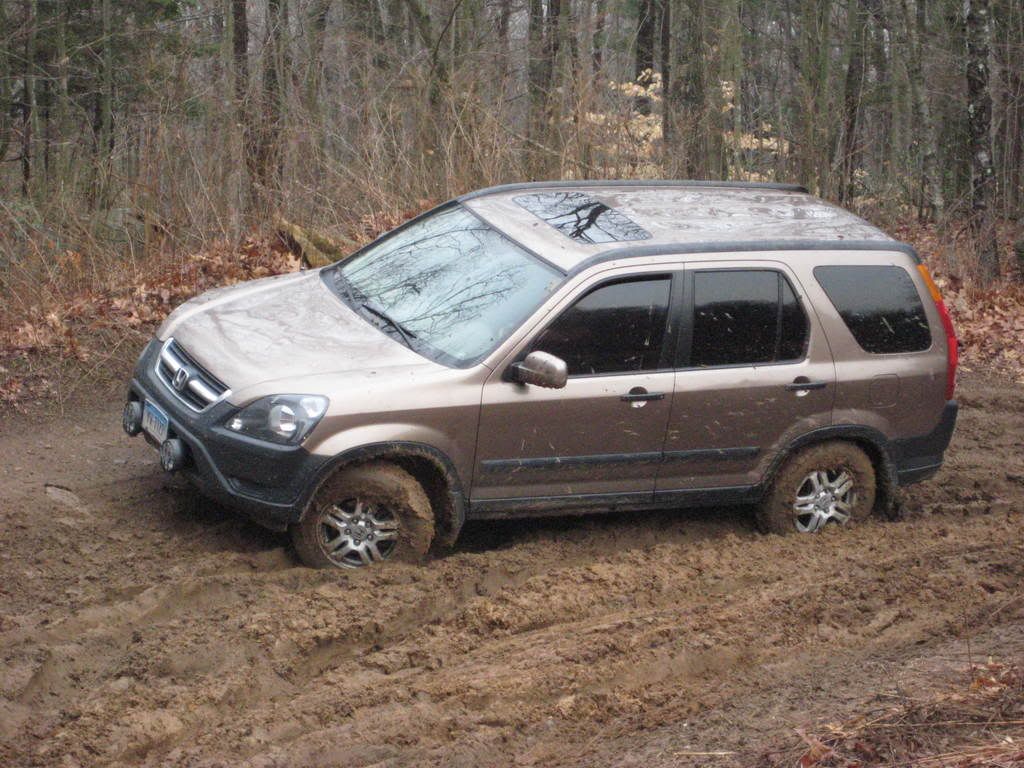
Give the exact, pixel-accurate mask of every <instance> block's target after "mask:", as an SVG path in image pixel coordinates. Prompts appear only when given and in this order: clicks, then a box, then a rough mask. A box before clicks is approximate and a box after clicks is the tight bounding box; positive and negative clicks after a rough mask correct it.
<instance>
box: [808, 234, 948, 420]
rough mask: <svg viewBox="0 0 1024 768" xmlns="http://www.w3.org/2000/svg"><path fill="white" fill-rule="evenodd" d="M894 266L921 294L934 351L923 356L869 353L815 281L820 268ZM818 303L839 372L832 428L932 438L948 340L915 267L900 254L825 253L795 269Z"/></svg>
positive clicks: (940, 401) (942, 401)
mask: <svg viewBox="0 0 1024 768" xmlns="http://www.w3.org/2000/svg"><path fill="white" fill-rule="evenodd" d="M865 265H880V266H895V267H899V268H901V269H903V270H904V271H905V272H906V273H907V275H909V277H910V279H911V281H912V282H913V284H914V287H915V288H916V289H917V293H918V296H919V298H920V299H921V304H922V306H923V307H924V312H925V317H926V318H927V320H928V326H929V329H930V331H931V346H930V347H929V348H928V349H926V350H923V351H920V352H901V353H893V354H872V353H869V352H866V351H865V350H864V349H863V348H862V347H861V346H860V344H858V343H857V340H856V339H855V338H854V336H853V334H852V333H851V332H850V329H849V328H847V327H846V324H845V323H844V322H843V319H842V317H841V316H840V314H839V312H838V310H837V309H836V308H835V306H834V305H833V304H832V301H831V300H830V299H829V297H828V294H827V293H826V292H825V290H824V289H823V288H822V287H821V285H820V283H819V282H818V280H817V279H816V277H815V275H814V268H815V267H817V266H865ZM794 269H795V270H796V271H797V272H798V274H799V277H800V281H801V283H802V284H803V286H804V288H805V290H806V291H807V294H808V296H809V298H810V299H811V301H812V302H813V303H814V305H815V307H816V309H817V312H818V317H819V320H820V321H821V325H822V328H823V329H824V331H825V334H826V336H827V338H828V342H829V346H830V347H831V349H832V356H833V359H834V360H835V367H836V398H835V405H834V410H833V416H832V420H833V423H834V424H837V425H841V424H854V425H861V426H867V427H872V428H874V429H877V430H878V431H880V432H881V433H882V434H884V435H885V436H886V437H887V438H889V439H899V438H907V437H915V436H918V435H923V434H926V433H928V432H930V431H931V430H932V429H933V428H934V427H935V425H936V424H937V423H938V422H939V419H940V418H941V415H942V410H943V407H944V406H945V402H946V401H945V387H946V337H945V333H944V331H943V328H942V323H941V320H940V318H939V314H938V310H937V309H936V307H935V303H934V302H933V301H932V299H931V296H930V294H929V292H928V288H927V286H926V285H925V284H924V280H923V278H922V276H921V273H920V272H919V270H918V269H917V263H916V262H915V261H914V259H913V258H912V257H911V256H909V255H908V254H906V253H903V252H897V251H884V250H879V251H877V252H875V251H856V252H850V251H822V252H817V253H815V254H814V255H813V258H808V259H806V260H803V261H800V262H798V263H796V264H795V265H794Z"/></svg>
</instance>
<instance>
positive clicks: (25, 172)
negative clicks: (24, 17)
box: [21, 0, 38, 197]
mask: <svg viewBox="0 0 1024 768" xmlns="http://www.w3.org/2000/svg"><path fill="white" fill-rule="evenodd" d="M36 11H37V5H36V0H29V1H28V4H27V13H28V24H27V27H28V28H27V30H26V33H25V61H24V69H23V72H24V74H23V77H24V91H25V92H24V95H23V97H22V102H21V124H22V125H21V193H22V195H24V196H25V197H28V196H29V194H30V193H31V191H32V173H33V163H34V161H35V156H34V154H33V149H34V146H33V145H34V142H35V139H36V122H37V121H36V32H37V29H36V27H37V22H38V17H37V15H36Z"/></svg>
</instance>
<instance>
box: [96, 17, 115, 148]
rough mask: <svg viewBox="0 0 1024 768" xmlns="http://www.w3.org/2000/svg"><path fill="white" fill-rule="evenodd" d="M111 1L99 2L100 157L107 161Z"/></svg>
mask: <svg viewBox="0 0 1024 768" xmlns="http://www.w3.org/2000/svg"><path fill="white" fill-rule="evenodd" d="M110 3H111V0H100V15H101V20H102V26H103V59H102V61H103V78H102V85H101V87H100V88H101V90H100V136H99V149H100V156H101V157H104V156H105V157H106V158H107V159H108V160H109V157H110V152H111V150H112V149H113V141H114V136H113V98H114V51H113V45H112V44H111V35H112V34H113V25H112V22H111V16H110Z"/></svg>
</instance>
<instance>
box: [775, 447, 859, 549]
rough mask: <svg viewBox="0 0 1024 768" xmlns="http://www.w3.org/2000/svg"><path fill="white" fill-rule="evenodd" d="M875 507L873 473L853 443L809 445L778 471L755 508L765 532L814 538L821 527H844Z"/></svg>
mask: <svg viewBox="0 0 1024 768" xmlns="http://www.w3.org/2000/svg"><path fill="white" fill-rule="evenodd" d="M874 505H875V470H874V467H873V466H872V464H871V459H869V458H868V457H867V455H866V454H865V453H864V451H862V450H861V449H860V448H858V447H857V446H856V445H854V444H853V443H848V442H830V443H822V444H821V445H814V446H811V447H809V448H805V449H804V450H802V451H800V452H799V453H797V454H796V455H795V456H793V457H791V458H790V459H789V460H787V462H786V463H785V465H783V467H782V469H781V470H779V472H778V474H777V475H776V476H775V479H774V481H773V482H772V486H771V489H770V490H769V491H768V494H767V495H766V496H765V498H764V500H763V501H762V502H761V505H760V507H759V508H758V513H757V521H758V525H759V527H760V528H761V529H762V530H763V531H765V532H766V533H793V532H796V533H816V532H818V531H820V530H821V529H822V528H824V527H825V526H826V525H828V524H830V523H832V524H839V525H849V524H850V523H853V522H856V521H858V520H861V519H863V518H865V517H867V516H868V515H869V514H871V510H872V508H873V507H874Z"/></svg>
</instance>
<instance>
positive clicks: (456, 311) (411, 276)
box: [333, 207, 561, 365]
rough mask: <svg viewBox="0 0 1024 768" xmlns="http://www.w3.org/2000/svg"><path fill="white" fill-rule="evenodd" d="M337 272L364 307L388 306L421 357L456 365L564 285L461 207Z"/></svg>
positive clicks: (497, 339) (483, 350) (493, 342)
mask: <svg viewBox="0 0 1024 768" xmlns="http://www.w3.org/2000/svg"><path fill="white" fill-rule="evenodd" d="M333 269H336V270H337V271H338V275H339V276H340V278H341V281H342V282H341V285H339V291H340V293H341V294H342V295H344V294H345V293H346V290H347V292H348V293H350V294H351V296H352V299H353V300H355V301H356V302H358V303H362V302H371V303H372V304H373V305H376V306H378V307H380V308H381V309H382V310H383V311H385V312H386V313H387V314H388V315H390V316H391V317H392V318H393V319H394V320H395V321H396V322H397V323H399V324H400V326H401V327H402V328H403V329H405V330H406V331H407V332H408V335H409V336H411V337H412V338H411V343H412V346H413V348H414V349H416V351H418V352H420V353H422V354H425V355H427V356H430V357H434V358H435V359H438V360H440V361H441V362H448V363H454V364H456V365H465V364H470V363H472V362H475V361H477V360H479V359H480V358H481V357H482V356H484V355H486V354H487V353H488V352H490V351H491V350H492V349H494V347H495V346H497V345H498V344H499V343H501V342H502V341H503V340H504V339H506V338H507V337H508V336H509V334H511V333H512V331H514V330H515V329H516V328H517V327H518V326H519V324H520V323H521V322H522V321H523V320H524V319H525V317H526V315H527V314H528V313H529V312H531V311H532V310H533V309H535V308H536V307H537V305H538V304H539V303H540V302H541V301H542V300H543V298H544V297H546V296H547V295H548V294H549V293H550V292H551V290H552V289H553V288H554V287H555V285H557V283H558V281H559V280H560V278H561V273H559V272H558V271H557V270H555V269H554V268H553V267H550V266H548V265H547V264H545V263H543V262H542V261H540V260H539V259H537V258H536V257H534V256H532V255H531V254H530V253H528V252H526V251H525V250H523V249H522V248H521V247H519V246H518V245H516V244H515V243H513V242H512V241H511V240H509V239H508V238H506V237H504V236H503V235H501V234H499V233H498V232H495V231H494V230H493V229H491V228H490V227H488V226H487V225H486V224H484V223H483V222H482V221H480V220H479V219H477V218H476V217H475V216H474V215H473V214H471V213H469V212H468V211H466V210H465V209H464V208H461V207H455V208H450V209H447V210H444V211H441V212H440V213H436V214H434V215H432V216H429V217H427V218H425V219H423V220H421V221H418V222H416V223H415V224H412V225H411V226H409V227H407V228H406V229H404V230H402V231H400V232H397V233H396V234H394V235H392V236H391V237H388V238H386V239H385V240H383V241H382V242H381V243H379V244H377V245H374V246H371V247H370V248H369V249H367V250H365V251H363V252H362V253H360V254H359V255H358V256H355V257H353V258H352V259H351V260H349V261H346V262H343V263H342V264H340V265H339V266H338V267H334V268H333ZM358 303H357V306H358ZM382 328H383V329H384V330H394V328H393V327H392V326H382Z"/></svg>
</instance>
